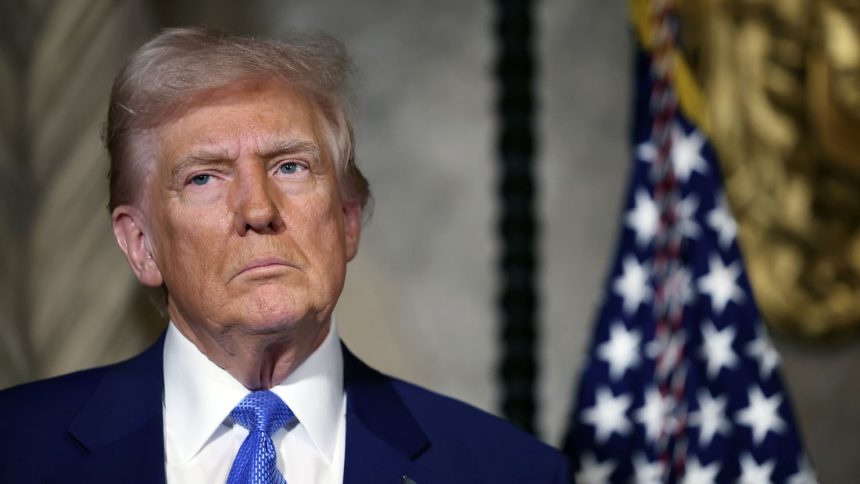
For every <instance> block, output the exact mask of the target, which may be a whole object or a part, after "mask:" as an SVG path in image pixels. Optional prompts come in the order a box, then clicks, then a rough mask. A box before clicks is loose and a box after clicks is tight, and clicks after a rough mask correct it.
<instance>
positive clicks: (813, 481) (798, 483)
mask: <svg viewBox="0 0 860 484" xmlns="http://www.w3.org/2000/svg"><path fill="white" fill-rule="evenodd" d="M788 484H818V476H816V475H815V470H813V469H812V466H811V465H809V459H807V458H806V456H805V455H802V456H801V457H800V459H798V462H797V473H795V474H793V475H792V476H791V477H789V478H788Z"/></svg>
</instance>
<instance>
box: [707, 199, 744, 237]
mask: <svg viewBox="0 0 860 484" xmlns="http://www.w3.org/2000/svg"><path fill="white" fill-rule="evenodd" d="M707 221H708V225H709V226H710V227H711V228H712V229H714V231H715V232H717V236H718V237H719V241H720V247H722V248H723V249H727V248H728V247H729V245H731V243H732V241H733V240H735V237H736V236H737V233H738V224H737V222H735V219H734V217H732V212H731V210H729V204H728V202H727V201H726V195H725V194H723V193H720V194H719V196H717V204H716V206H715V207H714V208H713V209H712V210H711V211H710V212H708V220H707Z"/></svg>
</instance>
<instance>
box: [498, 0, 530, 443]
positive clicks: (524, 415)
mask: <svg viewBox="0 0 860 484" xmlns="http://www.w3.org/2000/svg"><path fill="white" fill-rule="evenodd" d="M495 5H496V25H495V33H496V41H497V42H496V46H497V47H496V48H497V51H496V56H497V57H496V63H495V74H496V86H497V88H496V89H497V98H496V103H497V104H496V109H497V114H498V118H497V119H498V128H497V129H498V134H497V136H498V139H497V143H498V146H497V150H498V151H497V160H498V169H499V170H498V173H499V177H498V197H499V207H500V212H499V219H498V226H497V227H498V234H499V238H500V243H501V244H500V246H501V251H500V256H499V259H498V264H499V268H500V270H501V285H500V286H501V287H500V293H499V299H498V304H499V316H500V322H501V333H502V341H503V346H502V359H501V363H500V366H499V377H500V379H501V383H502V401H501V404H502V411H503V412H504V415H505V416H506V417H507V418H508V419H509V420H510V421H511V422H513V423H515V424H516V425H518V426H520V427H522V428H523V429H525V430H527V431H529V432H531V433H534V432H535V422H534V420H535V410H536V405H535V376H536V373H537V363H536V359H535V338H536V326H537V309H538V302H539V301H538V296H537V292H536V290H535V274H536V271H537V265H538V264H537V262H538V261H537V255H536V253H535V242H536V236H537V229H538V224H537V220H536V218H535V208H534V204H535V202H534V200H535V192H536V188H535V182H534V174H533V171H534V153H535V140H534V127H533V125H534V95H533V93H532V80H533V78H534V71H535V67H534V59H533V56H532V2H531V1H529V0H496V2H495Z"/></svg>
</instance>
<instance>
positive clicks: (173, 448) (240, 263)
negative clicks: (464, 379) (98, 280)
mask: <svg viewBox="0 0 860 484" xmlns="http://www.w3.org/2000/svg"><path fill="white" fill-rule="evenodd" d="M347 70H348V61H347V60H346V57H345V55H344V53H343V51H342V48H340V47H339V45H338V44H336V43H333V42H332V41H326V40H324V39H322V40H321V39H311V40H298V41H293V42H290V43H279V42H270V41H260V40H253V39H248V38H241V37H231V36H227V35H224V34H222V33H219V32H215V31H208V30H200V29H173V30H167V31H165V32H164V33H162V34H160V35H159V36H157V37H155V38H154V39H153V40H151V41H150V42H149V43H147V44H146V45H144V46H143V47H141V49H140V50H139V51H138V52H136V53H135V54H134V55H132V57H131V58H130V59H129V61H128V63H127V64H126V65H125V67H124V68H123V69H122V71H121V72H120V73H119V75H118V76H117V79H116V81H115V83H114V87H113V91H112V94H111V101H110V107H109V111H108V120H107V125H106V133H105V141H106V144H107V148H108V151H109V154H110V158H111V172H110V209H111V214H112V222H113V229H114V234H115V236H116V240H117V243H118V244H119V246H120V248H121V249H122V251H123V253H124V254H125V255H126V258H127V259H128V263H129V265H130V266H131V269H132V271H134V273H135V275H136V276H137V278H138V279H139V280H140V281H141V282H142V283H143V284H146V285H147V286H152V287H155V288H161V289H160V290H161V291H162V293H163V296H164V302H165V305H166V309H167V313H168V314H169V316H170V323H169V326H168V329H167V331H166V333H165V335H164V336H162V338H160V339H159V340H158V341H157V342H156V343H155V344H154V345H153V346H152V347H151V348H149V349H148V350H146V351H145V352H144V353H142V354H141V355H139V356H137V357H135V358H132V359H131V360H128V361H125V362H122V363H118V364H115V365H111V366H107V367H104V368H97V369H93V370H87V371H83V372H78V373H75V374H72V375H67V376H63V377H59V378H55V379H51V380H46V381H42V382H36V383H32V384H28V385H23V386H20V387H17V388H13V389H11V390H7V391H5V392H2V393H1V394H0V415H2V417H0V418H2V424H0V460H2V464H0V482H43V481H47V482H54V481H62V482H162V481H165V479H166V480H167V481H170V482H182V483H185V482H224V481H227V482H284V479H286V481H287V482H291V483H293V484H298V483H306V482H327V483H328V482H356V483H359V482H361V483H378V482H392V483H394V482H398V483H400V482H417V483H422V482H433V483H438V482H563V481H565V480H566V465H565V463H564V461H563V458H562V457H561V456H560V455H559V454H558V453H557V452H555V451H554V450H552V449H550V448H549V447H547V446H545V445H543V444H540V443H538V442H536V441H534V440H533V439H531V438H530V437H529V436H527V435H525V434H524V433H522V432H520V431H519V430H516V429H514V428H513V427H511V426H510V425H508V424H506V423H504V422H502V421H500V420H498V419H496V418H494V417H491V416H488V415H486V414H483V413H482V412H480V411H478V410H476V409H473V408H471V407H468V406H467V405H464V404H462V403H459V402H456V401H453V400H450V399H448V398H445V397H442V396H439V395H435V394H433V393H431V392H428V391H426V390H423V389H420V388H418V387H415V386H413V385H410V384H407V383H404V382H401V381H398V380H396V379H393V378H390V377H387V376H385V375H382V374H380V373H378V372H376V371H375V370H372V369H370V368H368V367H367V366H365V365H364V364H363V363H362V362H361V361H359V360H358V359H357V358H356V357H355V356H353V355H352V354H351V353H350V352H349V351H348V350H346V349H345V348H344V347H343V346H342V345H341V344H340V342H339V340H338V338H337V335H336V332H335V329H334V328H333V323H332V312H333V310H334V307H335V304H336V302H337V299H338V297H339V295H340V292H341V289H342V287H343V282H344V277H345V273H346V264H347V262H349V261H350V260H351V259H352V258H353V257H354V256H355V254H356V251H357V250H358V243H359V235H360V230H361V221H362V211H363V209H364V208H365V206H366V203H367V200H368V198H369V195H370V194H369V189H368V184H367V181H366V180H365V178H364V177H363V176H362V174H361V173H360V171H359V170H358V168H357V167H356V165H355V162H354V159H353V147H352V129H351V124H350V121H349V118H348V116H347V112H346V106H345V102H344V98H343V90H344V85H345V81H346V73H347Z"/></svg>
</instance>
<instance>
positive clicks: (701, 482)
mask: <svg viewBox="0 0 860 484" xmlns="http://www.w3.org/2000/svg"><path fill="white" fill-rule="evenodd" d="M719 472H720V463H719V461H714V462H711V463H710V464H708V465H707V466H702V464H701V462H699V460H698V459H696V458H695V457H693V458H691V459H690V460H689V461H688V462H687V465H686V467H685V468H684V479H683V480H682V481H681V484H714V483H715V482H717V474H719Z"/></svg>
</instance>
